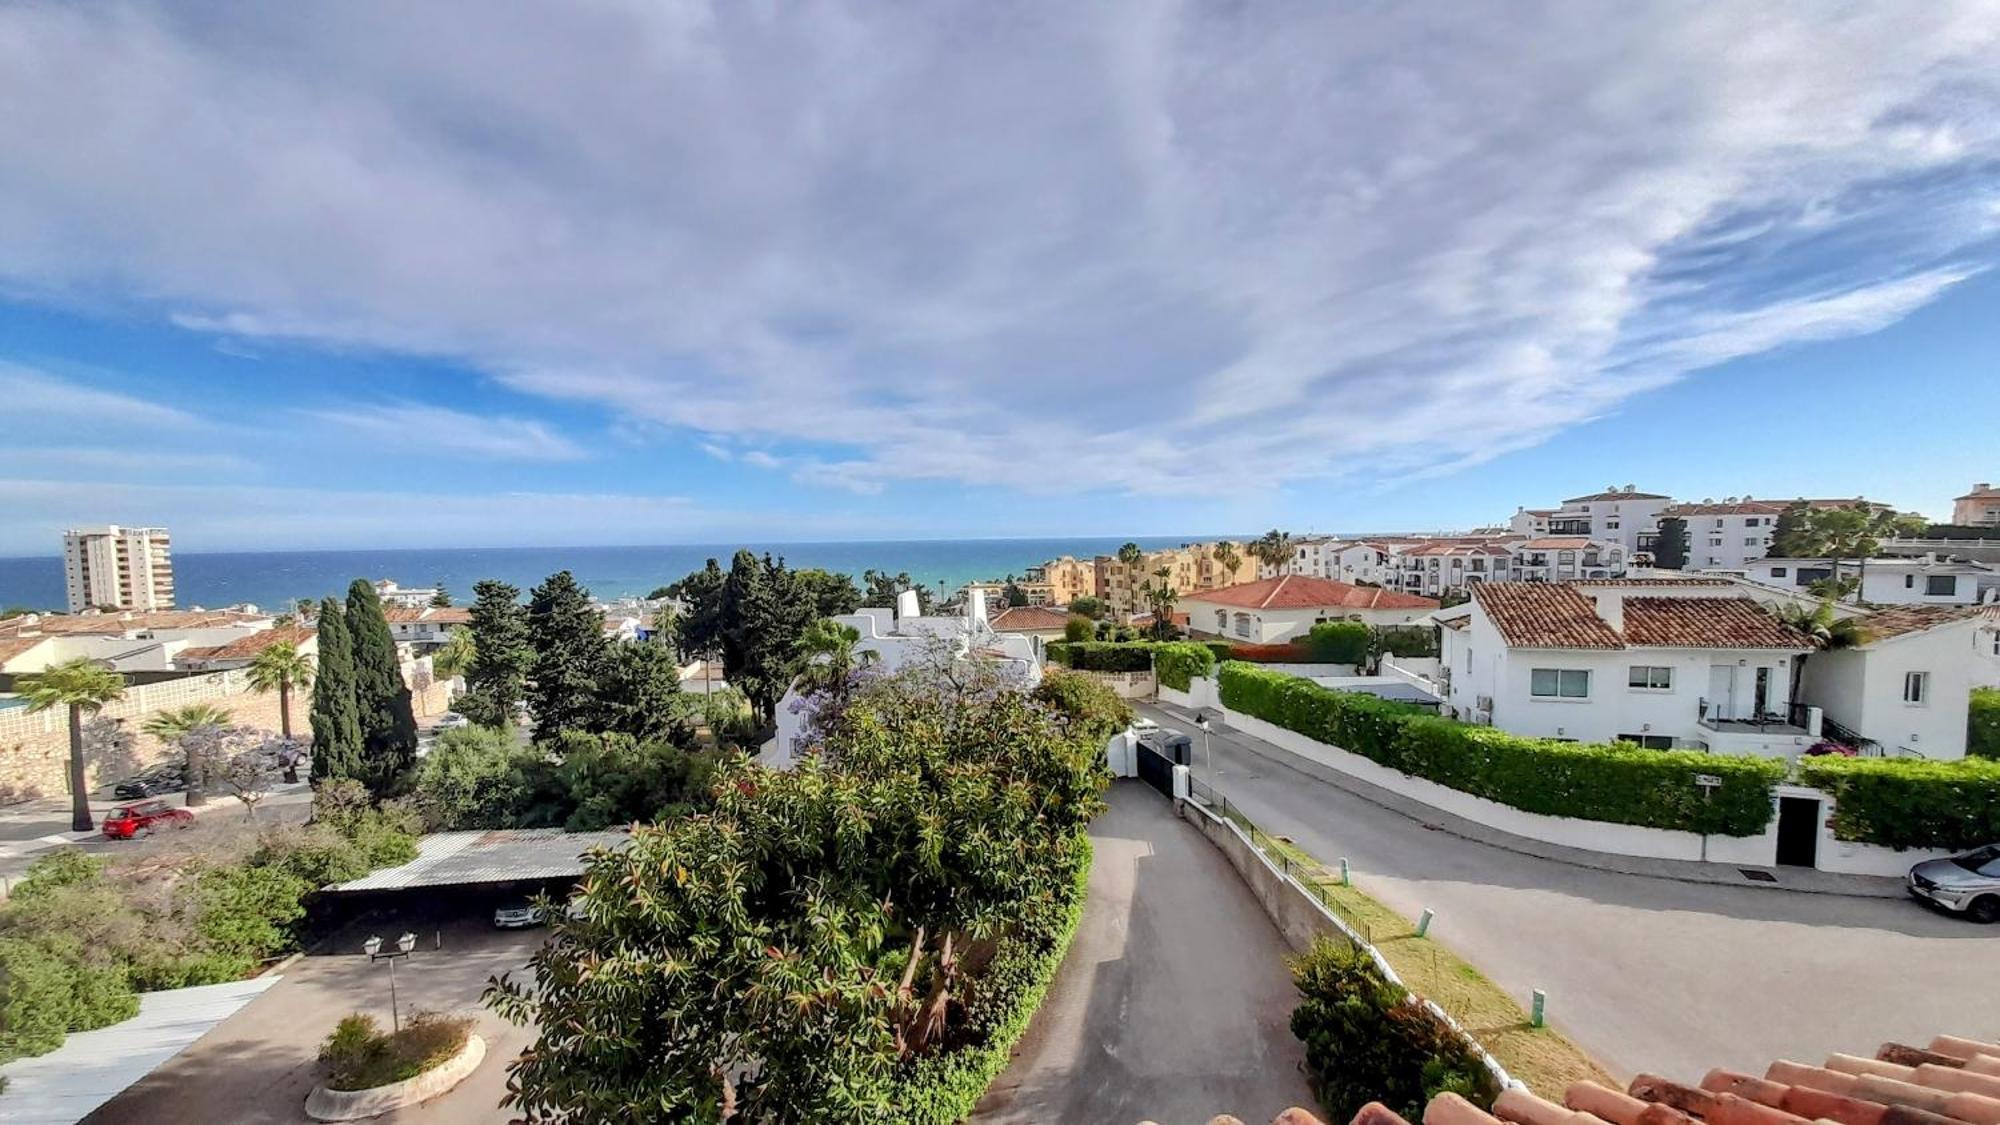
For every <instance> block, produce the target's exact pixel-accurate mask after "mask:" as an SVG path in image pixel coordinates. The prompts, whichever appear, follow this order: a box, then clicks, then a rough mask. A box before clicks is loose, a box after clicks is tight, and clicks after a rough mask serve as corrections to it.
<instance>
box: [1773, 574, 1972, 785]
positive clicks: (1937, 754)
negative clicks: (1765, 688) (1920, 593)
mask: <svg viewBox="0 0 2000 1125" xmlns="http://www.w3.org/2000/svg"><path fill="white" fill-rule="evenodd" d="M1858 616H1859V617H1860V620H1861V625H1862V628H1863V629H1865V630H1866V631H1867V635H1868V639H1867V641H1866V642H1864V643H1863V644H1861V645H1859V646H1857V647H1855V648H1846V649H1834V650H1830V651H1827V652H1821V653H1817V654H1815V655H1814V656H1813V657H1812V658H1811V659H1809V660H1807V661H1806V664H1805V673H1804V675H1805V684H1804V695H1805V698H1806V699H1808V700H1811V701H1813V702H1815V703H1818V704H1820V705H1821V706H1823V707H1824V708H1825V709H1826V718H1827V721H1828V724H1829V729H1832V726H1833V724H1838V725H1839V727H1840V728H1843V729H1844V730H1845V731H1850V732H1852V733H1853V734H1855V735H1858V736H1859V737H1860V738H1861V739H1863V740H1865V741H1866V742H1869V743H1873V744H1874V745H1873V746H1864V749H1865V750H1866V751H1867V752H1869V753H1878V752H1879V753H1882V754H1885V755H1888V756H1891V757H1922V758H1936V759H1952V758H1963V757H1965V724H1966V713H1967V707H1968V705H1969V703H1970V700H1971V692H1972V689H1973V688H1974V687H1977V686H1980V685H1981V677H1982V674H1984V673H1986V671H1987V669H1989V668H1990V667H1991V665H1990V664H1988V663H1987V661H1988V659H1989V654H1992V653H1995V652H2000V606H1895V607H1892V608H1889V609H1883V610H1879V611H1876V612H1874V613H1868V614H1861V615H1858Z"/></svg>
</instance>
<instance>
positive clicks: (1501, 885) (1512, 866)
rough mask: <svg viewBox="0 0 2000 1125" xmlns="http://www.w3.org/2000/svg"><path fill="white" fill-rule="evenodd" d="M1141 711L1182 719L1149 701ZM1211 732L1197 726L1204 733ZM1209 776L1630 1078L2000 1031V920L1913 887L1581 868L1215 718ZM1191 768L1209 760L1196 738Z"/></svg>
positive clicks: (1235, 800)
mask: <svg viewBox="0 0 2000 1125" xmlns="http://www.w3.org/2000/svg"><path fill="white" fill-rule="evenodd" d="M1139 709H1140V711H1141V712H1142V713H1145V714H1147V715H1149V716H1150V717H1152V718H1154V719H1157V720H1159V721H1160V722H1161V723H1163V724H1166V725H1170V726H1177V727H1184V728H1185V727H1188V726H1189V724H1188V723H1187V722H1186V721H1184V720H1182V719H1180V718H1179V717H1177V716H1175V715H1173V714H1170V713H1168V712H1165V711H1162V710H1160V709H1158V708H1156V707H1149V706H1142V707H1140V708H1139ZM1199 737H1200V736H1199V735H1197V736H1196V738H1197V741H1198V740H1199ZM1212 746H1213V752H1214V758H1215V767H1216V771H1217V777H1216V785H1217V787H1218V788H1219V789H1220V790H1221V791H1222V792H1223V793H1224V794H1226V795H1227V796H1228V798H1229V800H1230V802H1231V803H1232V804H1235V805H1237V806H1239V807H1241V808H1242V809H1243V811H1244V812H1245V813H1247V814H1248V815H1249V816H1250V817H1251V818H1252V819H1254V820H1256V821H1257V823H1258V824H1259V825H1260V826H1261V827H1263V828H1264V829H1265V830H1267V831H1270V832H1273V833H1279V834H1285V835H1289V836H1291V837H1293V838H1294V839H1295V840H1297V841H1298V843H1299V845H1300V846H1301V847H1304V848H1305V849H1306V850H1308V851H1310V852H1312V853H1313V854H1314V855H1316V856H1318V857H1319V858H1320V859H1322V860H1324V861H1326V862H1329V863H1330V862H1332V861H1334V860H1335V859H1338V858H1339V857H1342V856H1345V857H1347V858H1348V859H1349V860H1350V861H1351V862H1352V863H1353V866H1354V872H1355V882H1356V883H1357V885H1359V886H1360V887H1361V888H1362V889H1363V890H1366V891H1368V892H1369V893H1371V894H1373V895H1374V896H1375V897H1377V898H1378V899H1381V900H1382V901H1383V902H1385V903H1387V904H1388V905H1390V906H1392V907H1394V908H1395V909H1397V910H1398V911H1400V912H1401V913H1403V914H1404V915H1405V916H1406V917H1411V918H1414V917H1415V916H1416V915H1417V914H1418V913H1419V912H1420V911H1422V910H1423V909H1424V908H1426V907H1428V908H1431V909H1433V910H1436V911H1437V919H1436V921H1435V922H1434V923H1433V924H1432V926H1431V931H1430V932H1431V936H1432V937H1434V938H1436V939H1438V940H1439V941H1441V942H1443V943H1444V944H1445V945H1447V946H1449V947H1450V948H1451V949H1452V950H1454V951H1455V952H1457V953H1458V954H1459V955H1460V956H1462V957H1464V958H1466V959H1467V960H1469V961H1471V962H1472V963H1473V964H1475V965H1477V966H1478V967H1479V968H1480V969H1482V970H1484V971H1485V972H1486V974H1487V975H1488V976H1490V977H1491V978H1493V980H1495V981H1496V982H1498V983H1499V984H1500V985H1501V986H1502V987H1503V988H1505V989H1506V990H1507V991H1508V992H1509V993H1510V994H1512V995H1513V996H1514V997H1515V999H1517V1000H1519V1001H1520V1002H1521V1003H1522V1004H1523V1006H1526V1004H1527V1002H1528V995H1529V991H1530V990H1531V989H1535V988H1542V989H1546V990H1547V991H1548V994H1549V1012H1550V1016H1551V1020H1552V1022H1553V1023H1554V1024H1555V1025H1556V1026H1557V1027H1558V1028H1560V1029H1561V1030H1563V1031H1564V1032H1566V1033H1567V1034H1569V1035H1570V1036H1571V1037H1572V1038H1574V1039H1575V1040H1576V1041H1577V1042H1578V1043H1580V1044H1581V1045H1583V1047H1584V1048H1585V1049H1587V1050H1589V1051H1590V1052H1592V1053H1593V1054H1594V1055H1596V1056H1597V1058H1598V1059H1599V1061H1601V1062H1603V1063H1604V1064H1605V1065H1606V1066H1607V1067H1608V1068H1609V1069H1610V1070H1611V1071H1612V1072H1613V1073H1615V1074H1617V1075H1619V1076H1621V1077H1623V1078H1630V1077H1631V1076H1632V1075H1634V1074H1635V1073H1638V1072H1640V1071H1652V1072H1655V1073H1660V1074H1665V1075H1668V1076H1670V1077H1674V1078H1677V1079H1680V1080H1683V1081H1694V1080H1698V1079H1699V1078H1700V1076H1701V1075H1702V1074H1703V1073H1705V1072H1706V1071H1707V1070H1708V1069H1709V1068H1710V1067H1714V1066H1725V1067H1732V1068H1736V1069H1740V1070H1745V1071H1748V1072H1750V1073H1756V1074H1761V1073H1763V1070H1764V1067H1765V1066H1766V1065H1767V1064H1768V1063H1769V1062H1770V1061H1771V1060H1773V1059H1776V1058H1792V1059H1797V1060H1801V1061H1805V1062H1813V1063H1817V1062H1818V1061H1820V1059H1821V1058H1822V1057H1824V1056H1825V1055H1827V1054H1828V1053H1830V1052H1834V1051H1848V1052H1856V1051H1858V1052H1860V1053H1863V1054H1868V1053H1871V1052H1872V1051H1873V1050H1874V1048H1875V1046H1876V1045H1877V1044H1879V1043H1881V1042H1882V1041H1884V1040H1887V1039H1894V1040H1899V1041H1902V1042H1911V1043H1922V1042H1928V1041H1929V1039H1930V1037H1931V1036H1933V1035H1935V1034H1938V1033H1940V1032H1945V1033H1951V1034H1959V1035H1969V1036H1984V1037H1986V1038H1989V1039H1991V1038H1995V1037H2000V1014H1996V1010H1995V1007H1994V1004H1993V996H1994V987H1993V985H1992V983H1991V982H1994V981H2000V927H1990V926H1989V927H1981V926H1975V925H1972V924H1970V923H1966V922H1962V921H1959V920H1957V919H1953V918H1947V917H1942V916H1939V915H1936V914H1933V913H1931V912H1929V911H1927V910H1925V909H1923V908H1922V907H1920V906H1918V905H1916V904H1915V903H1913V902H1906V901H1901V900H1896V899H1880V898H1848V897H1841V896H1834V895H1819V894H1803V893H1799V892H1796V891H1786V890H1775V889H1759V888H1752V887H1732V886H1725V885H1719V884H1703V883H1685V882H1679V881H1676V880H1671V879H1661V878H1651V877H1646V876H1637V875H1621V874H1615V873H1612V872H1606V871H1599V870H1594V869H1590V868H1582V867H1576V866H1572V865H1570V864H1566V863H1561V862H1558V861H1554V860H1547V859H1540V858H1537V857H1534V856H1528V855H1523V854H1521V853H1518V852H1512V851H1508V850H1505V849H1503V848H1498V847H1494V846H1491V845H1487V844H1481V843H1476V842H1474V841H1471V840H1466V839H1463V838H1461V837H1457V836H1453V835H1450V834H1448V833H1446V832H1443V831H1437V830H1432V829H1427V828H1426V827H1425V826H1424V825H1423V824H1422V823H1420V822H1419V821H1416V820H1412V819H1410V818H1408V817H1406V816H1404V815H1402V814H1400V813H1397V812H1392V811H1390V810H1388V809H1385V808H1383V807H1381V806H1379V805H1376V804H1373V803H1371V802H1369V801H1367V800H1364V799H1362V798H1361V797H1359V796H1356V795H1355V794H1353V793H1350V792H1348V791H1347V790H1346V789H1343V788H1341V787H1339V786H1336V785H1334V784H1332V783H1329V782H1326V781H1322V780H1320V779H1318V778H1316V777H1313V776H1311V775H1308V774H1305V773H1302V772H1299V771H1297V770H1294V769H1292V768H1290V767H1289V766H1287V765H1285V764H1283V763H1284V761H1285V759H1286V757H1287V756H1286V754H1285V752H1284V751H1282V750H1279V749H1278V748H1276V747H1274V746H1271V745H1270V744H1268V743H1265V742H1263V741H1261V740H1259V739H1255V738H1252V737H1250V736H1248V735H1245V734H1243V733H1242V732H1239V731H1234V730H1230V729H1228V728H1224V727H1221V726H1218V727H1217V728H1216V733H1215V734H1214V735H1213V736H1212ZM1196 755H1197V757H1196V769H1197V772H1198V773H1199V772H1201V771H1202V761H1201V758H1200V757H1199V755H1200V749H1199V746H1197V749H1196Z"/></svg>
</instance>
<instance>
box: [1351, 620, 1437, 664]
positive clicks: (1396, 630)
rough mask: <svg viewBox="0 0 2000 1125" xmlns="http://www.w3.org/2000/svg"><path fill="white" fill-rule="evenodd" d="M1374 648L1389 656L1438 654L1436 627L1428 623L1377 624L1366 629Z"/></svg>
mask: <svg viewBox="0 0 2000 1125" xmlns="http://www.w3.org/2000/svg"><path fill="white" fill-rule="evenodd" d="M1368 633H1369V637H1370V639H1372V640H1373V642H1374V644H1375V648H1376V649H1377V650H1378V651H1380V652H1386V653H1388V654H1389V655H1390V656H1408V657H1428V656H1436V655H1437V654H1438V642H1437V629H1436V627H1434V626H1430V625H1377V626H1375V627H1374V628H1372V629H1370V630H1369V631H1368Z"/></svg>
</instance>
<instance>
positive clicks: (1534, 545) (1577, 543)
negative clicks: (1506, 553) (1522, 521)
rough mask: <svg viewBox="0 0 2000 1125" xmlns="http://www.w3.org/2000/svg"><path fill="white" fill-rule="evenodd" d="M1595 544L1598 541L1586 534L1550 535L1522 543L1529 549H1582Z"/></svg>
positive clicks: (1524, 548)
mask: <svg viewBox="0 0 2000 1125" xmlns="http://www.w3.org/2000/svg"><path fill="white" fill-rule="evenodd" d="M1608 545H1609V544H1607V546H1608ZM1595 546H1598V543H1597V541H1596V540H1595V539H1592V538H1590V537H1588V536H1584V535H1549V536H1544V537H1542V538H1540V539H1530V540H1528V541H1527V542H1526V543H1523V544H1521V548H1522V549H1523V550H1527V551H1581V550H1584V549H1586V548H1589V547H1595Z"/></svg>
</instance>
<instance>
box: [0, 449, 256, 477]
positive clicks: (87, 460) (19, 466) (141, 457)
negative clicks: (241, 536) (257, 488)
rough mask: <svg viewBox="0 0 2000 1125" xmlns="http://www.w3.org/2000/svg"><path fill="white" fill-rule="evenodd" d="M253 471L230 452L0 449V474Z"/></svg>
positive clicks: (148, 474) (137, 474)
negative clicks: (0, 472) (1, 472)
mask: <svg viewBox="0 0 2000 1125" xmlns="http://www.w3.org/2000/svg"><path fill="white" fill-rule="evenodd" d="M252 470H253V466H252V465H251V464H250V462H248V461H246V460H244V459H243V458H241V457H238V456H237V455H235V454H233V453H174V452H171V451H167V450H158V449H150V448H145V447H138V446H134V447H124V448H101V447H90V446H73V445H65V446H17V447H13V448H0V471H3V472H14V473H23V472H25V473H61V474H64V475H72V474H75V473H77V472H92V471H94V472H109V473H117V474H122V475H125V476H127V477H137V478H151V477H155V476H158V475H159V474H163V473H200V474H225V475H227V474H239V473H246V472H250V471H252Z"/></svg>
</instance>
